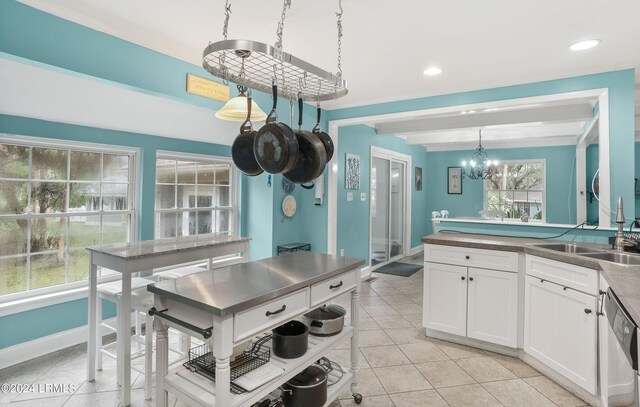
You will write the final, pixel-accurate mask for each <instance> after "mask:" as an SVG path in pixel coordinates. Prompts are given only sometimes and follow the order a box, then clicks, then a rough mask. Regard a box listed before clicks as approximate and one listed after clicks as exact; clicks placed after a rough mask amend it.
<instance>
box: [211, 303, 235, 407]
mask: <svg viewBox="0 0 640 407" xmlns="http://www.w3.org/2000/svg"><path fill="white" fill-rule="evenodd" d="M232 332H233V315H227V316H226V317H224V319H222V318H219V317H216V318H214V320H213V337H212V339H213V356H215V358H216V406H229V405H231V392H230V386H231V355H232V354H233V334H232Z"/></svg>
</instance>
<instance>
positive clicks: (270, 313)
mask: <svg viewBox="0 0 640 407" xmlns="http://www.w3.org/2000/svg"><path fill="white" fill-rule="evenodd" d="M286 309H287V306H286V305H283V306H282V308H280V309H279V310H277V311H267V312H265V314H264V315H266V316H268V317H270V316H271V315H276V314H279V313H281V312H282V311H284V310H286Z"/></svg>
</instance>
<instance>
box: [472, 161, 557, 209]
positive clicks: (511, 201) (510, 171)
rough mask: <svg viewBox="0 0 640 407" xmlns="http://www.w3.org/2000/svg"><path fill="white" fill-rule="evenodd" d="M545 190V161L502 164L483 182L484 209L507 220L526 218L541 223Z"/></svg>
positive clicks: (506, 162)
mask: <svg viewBox="0 0 640 407" xmlns="http://www.w3.org/2000/svg"><path fill="white" fill-rule="evenodd" d="M545 188H546V182H545V161H544V160H522V161H501V162H500V165H498V169H497V173H496V174H495V175H494V176H493V177H492V178H490V179H487V180H485V184H484V196H485V202H484V207H485V209H488V210H498V211H501V212H502V213H503V214H504V217H506V218H515V219H517V218H520V217H522V216H523V215H528V216H529V218H530V219H531V220H541V221H544V220H545V219H546V217H545V216H546V213H545V208H544V205H545V192H546V191H545Z"/></svg>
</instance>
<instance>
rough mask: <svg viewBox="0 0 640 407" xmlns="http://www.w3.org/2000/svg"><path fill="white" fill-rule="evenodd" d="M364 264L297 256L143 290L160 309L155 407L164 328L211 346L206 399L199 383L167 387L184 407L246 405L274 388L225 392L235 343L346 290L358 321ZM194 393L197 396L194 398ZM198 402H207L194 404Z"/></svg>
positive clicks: (161, 391) (163, 401) (161, 380)
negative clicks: (192, 406) (212, 371)
mask: <svg viewBox="0 0 640 407" xmlns="http://www.w3.org/2000/svg"><path fill="white" fill-rule="evenodd" d="M363 264H364V261H363V260H359V259H353V258H348V257H339V256H332V255H326V254H318V253H310V252H298V253H293V254H290V255H287V256H277V257H272V258H268V259H263V260H258V261H254V262H250V263H243V264H236V265H233V266H229V267H224V268H220V269H216V270H212V271H204V272H201V273H197V274H192V275H189V276H185V277H182V278H179V279H176V280H171V281H163V282H159V283H155V284H151V285H149V286H147V290H149V291H150V292H152V293H154V297H155V298H154V307H155V308H156V309H157V310H158V311H161V314H160V315H158V314H156V318H155V329H156V341H157V343H156V351H157V359H156V369H157V370H156V380H157V382H156V386H157V396H156V403H157V405H158V406H159V407H164V406H166V405H167V388H166V386H167V382H166V377H167V375H168V374H169V371H168V345H167V327H168V326H171V327H174V328H177V329H180V330H182V331H184V332H190V333H191V334H193V332H194V331H195V332H197V333H200V334H205V335H203V337H204V338H205V339H208V340H209V341H210V346H211V349H212V353H213V356H214V357H215V360H216V368H215V369H216V370H215V377H216V381H215V385H214V384H213V383H211V385H210V386H209V387H211V392H212V393H211V395H209V396H208V397H210V398H209V399H206V398H205V397H204V396H203V395H202V394H203V392H204V390H202V387H205V386H201V387H198V386H195V387H193V388H194V389H195V390H194V392H192V394H189V391H187V390H185V389H177V387H179V386H177V385H174V389H173V390H176V391H180V392H182V393H183V394H185V397H186V398H188V401H189V402H190V403H195V404H196V405H217V406H225V407H229V406H235V405H250V404H251V403H253V402H254V401H255V400H256V399H259V398H260V397H263V396H265V395H266V394H268V393H269V392H270V391H272V390H273V388H269V386H268V385H265V386H262V387H260V388H258V389H256V390H254V391H253V392H250V393H245V394H244V395H241V396H235V395H234V396H232V395H231V394H230V392H229V386H230V374H231V369H230V357H231V355H232V352H233V347H234V344H235V345H237V344H239V343H243V342H246V341H247V340H251V339H252V338H253V337H255V336H256V335H257V334H260V333H262V332H266V331H269V330H271V329H272V328H274V327H276V326H278V325H280V324H282V323H284V322H286V321H287V320H290V319H293V318H296V317H298V316H300V315H302V314H303V313H305V312H307V311H308V310H309V309H311V308H313V307H315V306H319V305H321V304H323V303H324V302H325V301H327V300H330V299H331V298H335V297H336V296H339V295H341V294H343V293H346V292H351V320H352V321H358V314H359V291H360V267H361V266H362V265H363ZM296 298H299V299H301V300H300V301H299V302H297V303H296V301H297V300H296V301H294V300H293V299H296ZM265 310H266V312H265ZM352 325H353V328H351V327H346V328H345V330H344V331H345V332H344V335H345V336H344V337H346V335H347V334H349V335H351V338H352V340H351V345H352V346H351V348H352V352H351V353H352V355H351V369H350V372H349V382H350V383H352V390H354V389H355V383H356V380H355V373H356V371H357V370H358V349H357V343H358V329H357V323H356V322H354V323H352ZM209 335H210V338H209ZM341 338H342V337H336V338H335V339H328V340H325V341H324V342H323V344H324V345H322V346H320V345H319V346H318V347H317V348H318V351H317V352H318V353H321V352H322V351H326V350H328V349H326V348H327V346H329V344H333V342H331V341H337V340H339V339H341ZM318 341H319V340H318ZM323 346H324V347H323ZM315 356H316V355H315V354H314V353H313V352H312V345H311V343H310V349H309V351H308V352H307V354H306V355H305V356H303V357H301V358H299V359H304V360H300V361H299V365H296V367H295V368H292V369H291V371H290V372H288V373H287V372H285V374H284V376H283V377H281V378H280V379H281V380H280V381H282V380H285V379H286V377H285V376H287V374H288V375H289V376H291V375H293V374H295V369H298V368H299V369H302V368H304V367H305V363H309V364H311V363H312V360H313V359H311V358H312V357H315ZM307 359H309V360H310V361H311V362H308V361H307ZM272 361H273V357H272ZM296 363H297V362H296ZM179 369H185V368H182V367H180V368H179ZM192 374H193V375H195V373H192ZM214 386H215V387H214ZM263 387H265V388H263ZM276 387H277V386H276ZM260 389H261V390H260ZM213 391H215V394H214V393H213ZM354 391H355V390H354ZM198 392H200V393H201V394H193V393H198ZM213 394H214V395H213ZM199 397H200V398H199ZM179 398H180V397H179ZM205 399H206V400H211V401H208V402H205V401H197V400H205ZM247 403H249V404H247Z"/></svg>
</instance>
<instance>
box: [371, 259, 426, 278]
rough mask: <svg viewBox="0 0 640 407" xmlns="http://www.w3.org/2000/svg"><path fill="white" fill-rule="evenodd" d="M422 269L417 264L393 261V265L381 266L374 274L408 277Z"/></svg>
mask: <svg viewBox="0 0 640 407" xmlns="http://www.w3.org/2000/svg"><path fill="white" fill-rule="evenodd" d="M422 267H423V266H422V265H418V264H409V263H400V262H398V261H395V262H393V263H389V264H387V265H386V266H382V267H380V268H379V269H376V270H375V271H374V272H376V273H383V274H391V275H394V276H401V277H409V276H412V275H414V274H415V273H417V272H418V271H419V270H420V269H422Z"/></svg>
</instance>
